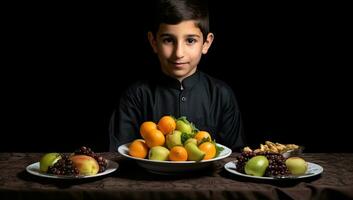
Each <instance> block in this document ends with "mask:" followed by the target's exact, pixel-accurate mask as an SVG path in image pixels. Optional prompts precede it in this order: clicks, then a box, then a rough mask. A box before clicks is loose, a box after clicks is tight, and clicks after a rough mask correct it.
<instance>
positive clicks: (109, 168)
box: [26, 160, 119, 179]
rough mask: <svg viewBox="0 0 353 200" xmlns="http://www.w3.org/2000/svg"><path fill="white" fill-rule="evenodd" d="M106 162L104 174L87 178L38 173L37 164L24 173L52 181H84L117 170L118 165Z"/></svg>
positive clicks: (33, 164) (27, 168)
mask: <svg viewBox="0 0 353 200" xmlns="http://www.w3.org/2000/svg"><path fill="white" fill-rule="evenodd" d="M107 161H108V165H107V169H106V170H105V171H104V172H101V173H98V174H95V175H89V176H82V175H77V176H71V175H54V174H48V173H43V172H40V171H39V162H35V163H32V164H30V165H28V166H27V167H26V171H27V172H28V173H30V174H32V175H35V176H40V177H46V178H53V179H86V178H94V177H99V176H104V175H107V174H110V173H112V172H114V171H116V170H117V169H118V167H119V164H118V163H117V162H115V161H112V160H107Z"/></svg>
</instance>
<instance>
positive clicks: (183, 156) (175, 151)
mask: <svg viewBox="0 0 353 200" xmlns="http://www.w3.org/2000/svg"><path fill="white" fill-rule="evenodd" d="M187 159H188V152H187V151H186V149H185V148H184V147H183V146H174V147H173V148H172V149H171V150H170V152H169V160H172V161H186V160H187Z"/></svg>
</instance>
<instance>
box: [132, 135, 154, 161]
mask: <svg viewBox="0 0 353 200" xmlns="http://www.w3.org/2000/svg"><path fill="white" fill-rule="evenodd" d="M148 150H149V149H148V146H147V144H146V142H145V141H144V140H143V139H136V140H134V141H133V142H132V143H131V144H130V145H129V154H130V155H131V156H133V157H136V158H146V157H147V154H148Z"/></svg>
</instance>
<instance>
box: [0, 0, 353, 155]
mask: <svg viewBox="0 0 353 200" xmlns="http://www.w3.org/2000/svg"><path fill="white" fill-rule="evenodd" d="M226 2H228V1H223V2H222V1H217V2H216V1H211V2H210V8H211V10H210V11H211V30H212V32H213V33H214V34H215V41H214V43H213V46H212V47H211V49H210V51H209V53H208V54H207V55H206V56H205V57H204V58H203V60H202V62H201V64H200V66H199V69H200V70H203V71H205V72H207V73H209V74H210V75H213V76H214V77H216V78H219V79H222V80H224V81H225V82H227V83H228V84H229V85H230V86H231V87H232V88H233V90H234V92H235V93H236V95H237V98H238V101H239V105H240V108H241V111H242V113H243V120H244V125H245V131H246V135H247V140H248V144H249V145H251V146H253V147H257V146H258V145H259V144H260V143H263V142H264V141H265V140H271V141H274V142H281V143H296V144H300V145H304V146H305V147H306V151H308V152H340V151H346V152H352V149H351V148H349V146H350V140H349V139H348V138H349V136H348V135H349V134H350V133H351V132H352V129H351V128H350V127H349V124H350V121H351V118H352V117H351V112H350V111H351V106H350V102H351V97H350V96H351V95H350V93H351V86H350V83H349V82H351V76H350V73H348V69H347V68H348V67H349V66H350V67H351V66H352V63H351V61H348V56H349V55H350V56H351V54H349V52H348V49H351V45H349V44H350V43H351V38H350V37H348V36H349V35H351V33H350V30H349V26H350V25H349V23H348V19H347V16H346V12H345V11H344V10H342V8H344V7H345V6H344V5H339V6H338V5H323V4H321V5H302V4H300V5H299V4H298V5H295V4H290V3H287V4H282V5H272V4H271V5H269V4H255V3H254V4H250V5H240V4H233V3H232V4H231V5H230V4H229V3H226ZM149 11H150V9H149V5H148V2H144V3H136V2H131V3H124V4H121V3H119V4H103V3H100V4H98V5H97V4H82V5H81V4H80V5H77V4H76V5H72V4H70V5H63V4H58V5H52V4H50V5H32V4H31V5H23V4H21V5H9V7H8V12H7V13H6V15H5V18H4V24H3V28H2V34H3V35H5V37H4V36H3V50H4V54H3V57H4V58H3V62H2V64H1V65H2V73H1V82H2V83H1V85H2V86H1V87H2V95H1V96H2V97H1V98H2V101H1V102H2V103H1V104H2V109H1V110H2V111H1V114H2V115H3V116H2V126H1V127H2V130H1V139H0V141H1V142H0V150H1V151H24V152H44V151H72V150H74V149H76V148H78V147H80V146H81V145H86V146H90V147H91V148H92V149H93V150H95V151H108V143H109V141H108V131H107V130H108V122H109V117H110V115H111V113H112V111H113V109H114V107H115V105H116V103H117V101H118V98H119V95H120V94H121V92H122V91H123V90H124V89H125V88H126V87H127V86H128V85H129V84H131V83H133V82H134V81H136V80H139V79H141V78H144V77H146V76H152V77H153V76H154V74H155V73H156V72H157V71H158V70H159V68H158V65H157V64H158V62H157V60H156V57H155V55H154V54H153V53H152V50H151V48H150V46H149V45H148V43H147V37H146V35H147V34H146V19H147V18H148V16H149V15H150V13H149ZM350 24H351V23H350Z"/></svg>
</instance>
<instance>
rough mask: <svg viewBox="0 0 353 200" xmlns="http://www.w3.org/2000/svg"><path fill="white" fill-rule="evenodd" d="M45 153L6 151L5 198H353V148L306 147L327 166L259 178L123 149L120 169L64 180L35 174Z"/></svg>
mask: <svg viewBox="0 0 353 200" xmlns="http://www.w3.org/2000/svg"><path fill="white" fill-rule="evenodd" d="M41 155H42V154H41V153H0V169H1V175H0V199H1V200H4V199H35V200H38V199H106V200H108V199H202V200H205V199H217V200H220V199H353V154H352V153H305V154H303V158H305V159H306V160H307V161H309V162H313V163H316V164H319V165H321V166H322V167H323V168H324V172H323V173H322V174H321V175H319V176H315V177H311V178H308V179H303V180H286V181H283V180H276V181H274V180H266V181H261V180H256V179H249V178H244V177H240V176H237V175H235V174H231V173H229V172H228V171H226V170H225V169H224V167H223V166H224V164H225V163H227V162H229V161H232V160H234V159H235V156H236V155H238V154H237V153H233V154H232V155H231V156H230V157H228V158H225V159H223V160H221V161H217V162H215V163H214V164H213V165H212V166H211V167H209V168H207V170H203V171H200V172H197V173H192V174H189V175H187V176H186V175H185V176H162V175H155V174H151V173H149V172H147V171H145V170H144V169H142V168H140V167H139V166H138V165H137V164H136V163H135V162H134V161H132V160H126V159H125V158H123V157H122V156H120V155H118V154H117V153H102V155H103V156H104V157H106V158H107V159H110V160H114V161H116V162H118V163H119V168H118V170H117V171H115V172H114V173H111V174H109V175H106V176H101V177H97V178H92V179H79V180H61V179H60V180H59V179H48V178H43V177H38V176H34V175H31V174H29V173H27V172H26V171H25V168H26V166H28V165H29V164H32V163H34V162H38V160H39V159H40V157H41Z"/></svg>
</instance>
